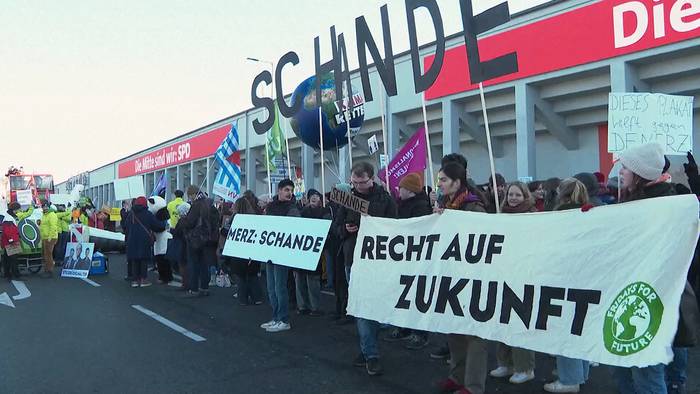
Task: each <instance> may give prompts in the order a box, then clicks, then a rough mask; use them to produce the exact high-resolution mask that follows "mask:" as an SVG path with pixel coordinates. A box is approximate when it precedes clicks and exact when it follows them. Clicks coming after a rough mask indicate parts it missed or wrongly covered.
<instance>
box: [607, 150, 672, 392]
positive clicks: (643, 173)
mask: <svg viewBox="0 0 700 394" xmlns="http://www.w3.org/2000/svg"><path fill="white" fill-rule="evenodd" d="M619 157H620V162H621V163H622V170H620V178H621V179H620V183H621V186H620V188H621V189H622V190H621V193H622V201H621V202H622V203H625V202H629V201H636V200H643V199H647V198H656V197H665V196H672V195H675V190H674V188H673V185H672V184H670V183H667V182H662V181H659V179H660V178H661V175H662V173H663V170H664V166H665V159H664V149H663V147H662V146H661V145H660V144H658V143H650V144H644V145H640V146H637V147H634V148H630V149H628V150H626V151H624V152H622V153H620V156H619ZM615 378H616V380H617V383H618V389H619V390H620V393H622V394H641V393H650V394H651V393H653V394H657V393H663V394H665V393H666V392H667V388H666V381H665V366H664V365H663V364H658V365H651V366H648V367H644V368H638V367H632V368H619V367H618V368H615Z"/></svg>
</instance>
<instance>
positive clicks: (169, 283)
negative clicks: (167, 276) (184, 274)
mask: <svg viewBox="0 0 700 394" xmlns="http://www.w3.org/2000/svg"><path fill="white" fill-rule="evenodd" d="M168 286H172V287H182V283H180V282H176V281H172V282H168Z"/></svg>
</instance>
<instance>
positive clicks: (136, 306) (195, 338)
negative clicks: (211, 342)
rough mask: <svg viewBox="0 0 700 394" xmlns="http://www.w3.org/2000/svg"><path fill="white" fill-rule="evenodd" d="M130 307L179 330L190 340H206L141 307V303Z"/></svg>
mask: <svg viewBox="0 0 700 394" xmlns="http://www.w3.org/2000/svg"><path fill="white" fill-rule="evenodd" d="M131 307H132V308H134V309H136V310H137V311H139V312H141V313H143V314H144V315H146V316H148V317H150V318H152V319H154V320H155V321H157V322H159V323H161V324H162V325H164V326H166V327H168V328H171V329H173V330H175V331H177V332H179V333H180V334H182V335H184V336H186V337H187V338H190V339H191V340H193V341H195V342H204V341H206V340H207V339H206V338H204V337H201V336H199V335H197V334H195V333H193V332H192V331H190V330H188V329H186V328H184V327H182V326H179V325H177V324H175V323H173V322H171V321H170V320H168V319H166V318H164V317H163V316H161V315H159V314H157V313H155V312H153V311H152V310H150V309H146V308H144V307H142V306H141V305H132V306H131Z"/></svg>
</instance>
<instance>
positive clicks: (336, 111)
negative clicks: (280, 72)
mask: <svg viewBox="0 0 700 394" xmlns="http://www.w3.org/2000/svg"><path fill="white" fill-rule="evenodd" d="M352 91H353V94H352V98H351V100H350V104H349V105H348V106H349V107H350V109H349V111H348V118H349V119H350V137H353V136H355V135H356V134H357V133H358V132H359V131H360V128H361V127H362V122H363V121H364V119H365V107H364V103H365V100H364V98H363V97H362V94H361V93H360V91H359V90H358V89H356V88H355V87H354V86H353V87H352ZM345 96H347V95H345ZM298 97H302V98H303V99H302V106H301V109H300V110H299V112H297V114H296V115H294V116H293V117H292V119H291V121H290V123H291V125H292V130H294V134H296V135H297V137H299V139H301V141H302V142H303V143H305V144H306V145H308V146H310V147H312V148H314V149H319V148H320V133H319V122H318V108H317V107H316V76H313V77H311V78H309V79H307V80H305V81H304V82H302V83H301V84H300V85H299V86H297V88H296V89H294V93H293V94H292V101H291V102H292V103H293V102H295V100H297V98H298ZM342 106H343V103H342V102H336V95H335V79H334V76H333V73H332V72H331V73H327V74H324V75H323V77H322V78H321V114H322V115H321V116H322V123H323V149H324V150H330V149H336V148H340V147H342V146H344V145H345V144H347V143H348V137H347V125H346V123H345V114H344V113H343V111H342V110H341V109H342Z"/></svg>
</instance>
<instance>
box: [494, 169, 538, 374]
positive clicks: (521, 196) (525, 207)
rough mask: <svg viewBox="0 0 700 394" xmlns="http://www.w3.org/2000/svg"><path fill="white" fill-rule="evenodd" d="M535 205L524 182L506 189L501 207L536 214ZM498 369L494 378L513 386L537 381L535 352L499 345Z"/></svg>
mask: <svg viewBox="0 0 700 394" xmlns="http://www.w3.org/2000/svg"><path fill="white" fill-rule="evenodd" d="M535 211H536V208H535V204H534V201H533V199H532V196H531V195H530V190H529V189H528V187H527V186H526V185H525V184H524V183H522V182H513V183H511V184H509V185H508V186H507V187H506V188H505V200H504V201H503V204H502V206H501V212H503V213H528V212H535ZM496 358H497V360H498V368H496V369H494V370H493V371H491V373H490V375H491V376H493V377H494V378H505V377H508V376H510V379H509V381H510V382H511V383H513V384H522V383H525V382H529V381H531V380H533V379H535V352H533V351H532V350H526V349H520V348H514V347H511V346H508V345H506V344H504V343H499V344H498V352H497V354H496Z"/></svg>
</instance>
